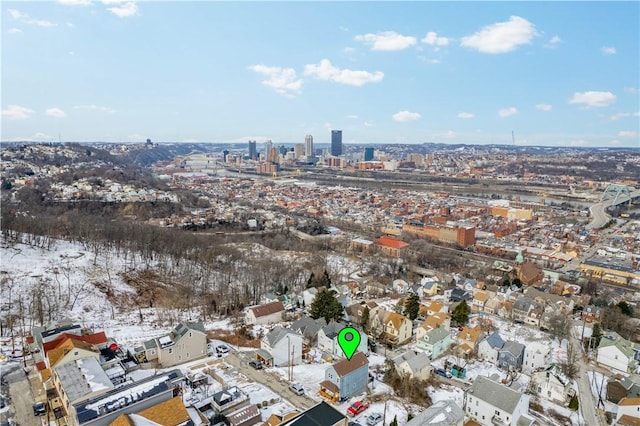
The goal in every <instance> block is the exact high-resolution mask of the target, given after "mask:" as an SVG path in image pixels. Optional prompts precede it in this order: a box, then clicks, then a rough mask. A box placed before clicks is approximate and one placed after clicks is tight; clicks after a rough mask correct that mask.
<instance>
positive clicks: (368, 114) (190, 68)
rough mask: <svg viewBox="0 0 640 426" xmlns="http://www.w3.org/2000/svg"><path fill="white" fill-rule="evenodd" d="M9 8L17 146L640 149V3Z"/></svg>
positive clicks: (116, 0)
mask: <svg viewBox="0 0 640 426" xmlns="http://www.w3.org/2000/svg"><path fill="white" fill-rule="evenodd" d="M1 8H2V10H1V13H2V35H1V39H2V96H1V101H2V135H1V136H2V140H4V141H8V140H43V141H51V140H58V135H59V134H60V137H61V138H62V140H63V141H113V142H118V141H123V142H132V141H141V140H144V139H146V138H151V139H152V140H154V141H158V142H161V141H211V142H245V141H247V140H249V139H255V140H258V141H259V142H260V141H264V140H266V139H272V140H273V141H274V142H276V143H280V142H303V141H304V136H305V134H312V135H313V136H314V140H315V141H316V142H318V143H323V142H329V140H330V129H341V130H343V140H344V142H345V143H394V142H402V143H423V142H448V143H477V144H486V143H508V144H510V143H511V132H512V131H514V132H515V138H516V143H517V144H521V145H553V146H559V145H563V146H620V147H622V146H631V147H638V146H640V141H639V133H640V128H639V127H640V124H639V123H640V116H639V111H640V105H639V104H640V101H639V99H640V95H639V93H640V92H639V89H640V71H639V70H640V63H639V54H640V42H639V40H640V29H639V21H640V19H639V16H640V3H638V2H618V3H616V2H556V3H547V2H472V3H467V2H407V3H401V2H388V3H387V2H348V3H346V2H278V3H275V2H258V3H247V2H205V1H199V2H149V1H137V2H136V1H129V0H124V1H122V0H102V1H90V0H63V1H60V2H22V1H20V2H10V1H4V2H2V6H1Z"/></svg>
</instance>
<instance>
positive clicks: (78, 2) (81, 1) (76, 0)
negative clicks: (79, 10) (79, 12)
mask: <svg viewBox="0 0 640 426" xmlns="http://www.w3.org/2000/svg"><path fill="white" fill-rule="evenodd" d="M58 3H60V4H64V5H65V6H89V5H90V4H91V0H58Z"/></svg>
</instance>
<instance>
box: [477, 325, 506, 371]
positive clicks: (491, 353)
mask: <svg viewBox="0 0 640 426" xmlns="http://www.w3.org/2000/svg"><path fill="white" fill-rule="evenodd" d="M504 343H505V342H504V340H503V339H502V337H501V336H500V333H498V332H497V331H494V332H493V333H491V334H490V335H488V336H487V337H485V338H484V339H482V340H481V341H480V343H478V358H480V359H481V360H485V361H489V362H491V363H493V364H496V363H497V362H498V351H499V350H500V349H502V347H503V346H504Z"/></svg>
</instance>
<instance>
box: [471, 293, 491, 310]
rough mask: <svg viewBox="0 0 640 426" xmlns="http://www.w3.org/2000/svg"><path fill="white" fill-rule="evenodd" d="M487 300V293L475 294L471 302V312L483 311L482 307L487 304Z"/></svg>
mask: <svg viewBox="0 0 640 426" xmlns="http://www.w3.org/2000/svg"><path fill="white" fill-rule="evenodd" d="M488 299H489V293H487V292H486V291H479V292H477V293H476V294H475V295H474V296H473V299H472V300H471V310H472V311H473V312H482V311H484V305H485V304H486V303H487V300H488Z"/></svg>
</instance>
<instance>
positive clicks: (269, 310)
mask: <svg viewBox="0 0 640 426" xmlns="http://www.w3.org/2000/svg"><path fill="white" fill-rule="evenodd" d="M284 312H285V309H284V305H283V304H282V302H279V301H277V302H270V303H265V304H264V305H259V306H253V307H251V308H249V309H247V315H246V317H245V324H247V325H259V324H273V323H276V322H280V321H282V314H284Z"/></svg>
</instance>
